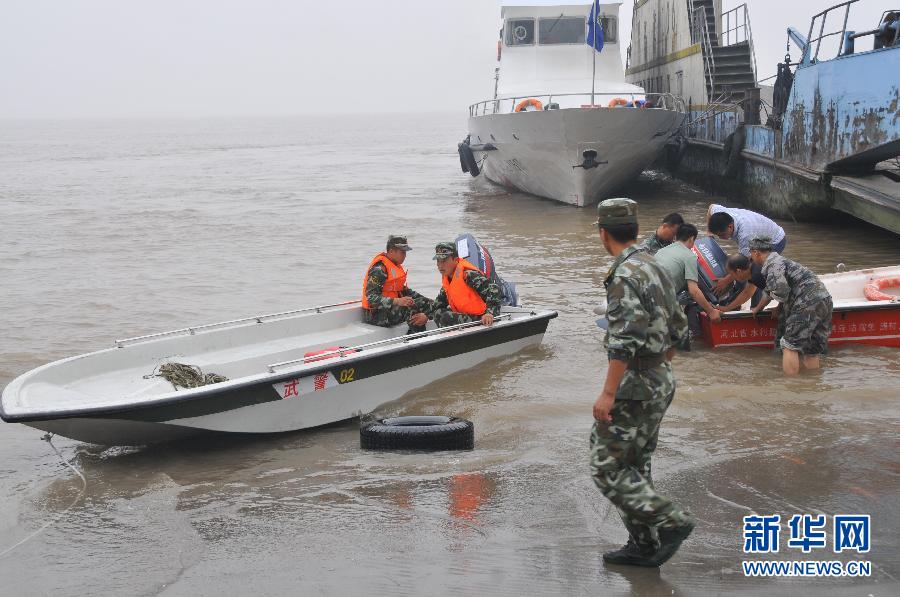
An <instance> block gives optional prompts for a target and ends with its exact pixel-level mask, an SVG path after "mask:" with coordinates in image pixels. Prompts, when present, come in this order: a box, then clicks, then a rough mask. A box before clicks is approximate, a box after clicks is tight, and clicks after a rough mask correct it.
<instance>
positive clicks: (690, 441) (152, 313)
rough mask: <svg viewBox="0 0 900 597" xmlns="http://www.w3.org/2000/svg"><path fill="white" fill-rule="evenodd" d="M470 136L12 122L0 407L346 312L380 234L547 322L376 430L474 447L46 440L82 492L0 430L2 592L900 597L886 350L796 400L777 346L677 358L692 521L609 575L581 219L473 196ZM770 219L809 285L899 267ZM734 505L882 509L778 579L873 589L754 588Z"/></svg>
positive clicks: (401, 129) (407, 403)
mask: <svg viewBox="0 0 900 597" xmlns="http://www.w3.org/2000/svg"><path fill="white" fill-rule="evenodd" d="M464 124H465V123H464V120H463V119H462V118H460V117H459V116H458V115H435V116H417V117H399V116H391V117H351V118H347V117H343V118H308V119H303V118H297V119H283V120H239V121H144V122H127V121H118V122H116V121H108V122H89V121H82V122H62V123H52V122H30V123H4V124H3V126H2V127H0V222H2V231H3V233H2V234H0V277H2V280H3V292H2V297H3V298H2V305H0V317H2V326H0V329H2V334H0V385H5V384H6V383H8V382H9V381H10V380H11V379H12V378H13V377H15V376H17V375H19V374H21V373H23V372H25V371H27V370H29V369H31V368H33V367H36V366H38V365H40V364H42V363H45V362H48V361H51V360H55V359H58V358H62V357H64V356H68V355H72V354H78V353H81V352H87V351H90V350H95V349H99V348H104V347H107V346H110V344H111V342H112V341H113V340H114V339H115V338H117V337H124V336H133V335H139V334H142V333H149V332H154V331H162V330H165V329H174V328H179V327H184V326H186V325H191V324H199V323H206V322H211V321H221V320H227V319H232V318H237V317H241V316H247V315H251V314H260V313H270V312H277V311H282V310H288V309H291V308H295V307H303V306H311V305H316V304H324V303H329V302H334V301H337V300H344V299H348V298H354V297H355V296H356V295H357V293H358V292H359V288H360V284H361V278H362V274H363V270H364V268H365V266H366V264H367V263H368V262H369V260H370V259H371V257H372V255H373V254H374V253H375V252H377V251H379V250H380V249H381V248H383V243H384V240H385V238H386V236H387V234H388V233H391V232H405V233H407V234H409V236H410V242H411V243H412V245H413V246H414V251H413V252H412V253H410V256H409V259H408V261H407V265H409V268H410V284H411V286H412V287H413V288H416V289H418V290H420V291H422V292H425V293H426V294H434V293H435V291H436V290H437V288H438V276H437V273H436V271H435V269H434V264H433V262H432V261H431V259H430V258H431V253H430V249H431V247H433V245H434V243H436V242H437V241H439V240H444V239H449V238H452V237H453V236H454V235H455V234H456V233H457V232H460V231H471V232H472V233H474V234H475V235H476V237H477V238H479V239H480V240H481V241H482V242H484V243H485V244H486V245H487V246H488V247H490V248H491V249H492V251H493V253H494V257H495V259H496V261H497V265H498V269H499V270H500V272H501V274H502V275H504V276H505V277H507V278H509V279H512V280H515V281H517V282H518V283H519V288H520V292H521V295H522V297H523V299H524V300H525V301H526V302H527V303H529V304H535V305H542V306H548V307H553V308H556V309H557V310H558V311H559V314H560V316H559V318H558V319H556V320H554V321H552V322H551V325H550V328H549V330H548V333H547V335H546V337H545V340H544V343H543V345H541V346H540V347H538V348H534V349H532V350H528V351H526V352H522V353H520V354H518V355H515V356H513V357H510V358H507V359H503V360H499V361H493V362H490V363H488V364H486V365H485V366H482V367H479V368H477V369H475V370H472V371H468V372H465V373H461V374H458V375H454V376H453V377H450V378H446V379H444V380H442V381H440V382H437V383H434V384H432V385H430V386H428V387H426V388H422V389H421V390H418V391H415V392H413V393H412V394H409V395H407V396H405V397H403V398H402V399H401V400H399V401H396V402H394V403H392V404H389V405H387V406H385V407H384V408H382V409H381V410H380V413H381V414H414V413H427V414H431V413H441V414H455V415H459V416H463V417H467V418H469V419H471V420H473V421H474V422H475V429H476V449H475V450H474V451H472V452H466V453H431V454H397V453H374V452H363V451H361V450H360V448H359V439H358V423H357V422H355V421H348V422H345V423H341V424H337V425H334V426H331V427H328V428H324V429H317V430H313V431H305V432H297V433H289V434H284V435H277V436H269V437H255V438H246V437H217V438H212V439H205V440H200V441H193V442H188V443H182V444H175V445H166V446H158V447H148V448H142V449H122V448H117V449H102V448H99V447H94V446H88V445H85V444H79V443H77V442H72V441H68V440H65V439H63V438H56V439H55V440H54V445H55V446H56V447H57V448H58V449H59V451H60V452H61V454H62V455H63V457H64V458H66V459H67V460H70V461H71V462H72V464H73V465H74V466H75V467H77V468H78V469H79V470H80V471H81V472H82V473H83V475H84V478H85V480H86V485H85V488H84V490H83V495H82V482H81V479H80V478H79V477H78V476H76V474H75V473H74V472H73V471H72V470H70V469H69V468H67V467H66V466H65V465H64V464H63V463H62V462H61V460H60V459H59V458H58V457H57V455H56V454H55V453H54V452H53V450H52V448H51V446H50V445H48V444H47V443H46V442H42V441H41V440H40V438H41V433H40V432H38V431H36V430H32V429H30V428H28V427H24V426H19V425H7V424H4V425H0V454H2V459H0V554H2V555H0V594H2V595H11V596H12V595H15V596H29V595H98V596H99V595H110V596H120V595H165V596H169V597H174V596H181V595H320V594H322V595H351V594H369V595H376V594H391V595H450V594H466V595H713V594H738V595H743V594H753V595H794V594H816V595H818V594H825V595H863V596H866V595H897V594H900V533H898V531H900V500H898V496H900V466H898V463H900V459H898V456H897V453H898V448H900V442H898V422H900V405H898V399H900V352H898V351H897V350H896V349H887V348H876V347H846V348H839V349H836V350H834V351H833V352H832V354H831V355H830V356H829V357H828V358H827V360H826V361H825V367H824V370H823V371H822V372H821V373H818V374H812V375H810V374H806V375H802V376H800V377H798V378H795V379H785V378H784V377H783V376H782V374H781V370H780V363H779V360H778V359H777V357H776V356H774V355H773V354H772V353H771V352H770V351H767V350H752V349H737V350H723V351H720V352H713V351H711V350H709V349H704V348H700V349H699V350H696V351H695V352H692V353H690V354H684V355H680V356H679V357H678V358H677V360H676V372H677V376H678V382H679V389H678V393H677V395H676V398H675V401H674V403H673V405H672V407H671V409H670V411H669V414H668V416H667V418H666V420H665V422H664V425H663V429H662V433H661V439H660V447H659V450H658V452H657V456H656V459H655V462H654V478H655V480H656V483H657V486H658V487H659V488H660V489H661V490H662V491H663V492H665V493H666V494H668V495H670V496H672V497H674V498H676V499H677V500H679V501H680V502H682V503H683V504H685V505H686V506H687V507H689V508H690V509H691V510H692V511H693V512H694V513H695V514H696V516H697V518H698V520H699V525H698V527H697V529H696V531H695V532H694V534H693V536H692V537H691V538H690V539H689V540H688V541H687V542H686V543H685V544H684V546H683V548H682V550H681V551H680V552H679V553H678V554H677V555H676V557H675V558H673V560H672V561H671V562H670V563H668V564H667V565H665V566H664V567H663V568H662V569H661V570H659V571H656V570H645V569H628V568H619V567H605V566H604V565H603V563H602V560H601V553H602V552H603V551H605V550H609V549H610V548H614V547H617V546H619V545H621V544H622V543H623V542H624V541H625V532H624V529H623V527H622V525H621V523H620V521H619V520H618V517H617V516H616V514H615V512H614V511H612V510H611V509H610V507H609V505H608V503H607V502H606V500H605V499H604V498H603V497H602V496H601V495H600V494H599V492H598V491H597V490H596V489H595V488H594V486H593V484H592V483H591V480H590V478H589V476H588V463H587V460H588V434H589V430H590V426H591V422H592V421H591V405H592V402H593V401H594V399H595V397H596V395H597V392H598V391H599V389H600V386H601V382H602V379H603V376H604V374H605V370H606V363H605V355H604V352H603V351H602V349H601V346H600V339H601V338H600V333H599V331H598V329H597V328H596V326H595V325H594V319H595V318H596V316H594V315H593V314H592V312H591V310H592V308H593V307H594V306H595V305H596V304H597V302H598V299H599V298H601V296H602V292H601V281H602V277H603V274H604V272H605V271H606V268H607V266H608V264H609V262H610V259H609V257H608V256H607V255H605V254H604V251H603V249H602V247H601V246H600V244H599V243H598V239H597V233H596V229H595V228H594V227H593V226H592V223H593V221H594V219H595V217H596V216H595V212H594V211H593V210H592V209H576V208H572V207H568V206H564V205H560V204H556V203H553V202H550V201H545V200H541V199H536V198H534V197H529V196H524V195H518V194H513V193H509V192H507V191H504V190H502V189H499V188H497V187H494V186H492V185H490V184H489V183H488V182H486V181H484V180H480V179H479V180H474V181H473V180H472V179H470V178H468V176H464V175H462V174H461V173H460V172H459V168H458V164H457V157H456V155H455V151H454V149H455V142H456V141H457V140H458V139H459V138H460V137H461V136H462V134H463V131H464ZM623 194H627V195H630V196H632V197H634V198H635V199H637V200H638V201H640V203H641V226H642V229H643V232H649V231H651V230H652V229H653V228H654V227H655V225H656V223H657V222H658V221H659V220H660V218H661V217H662V216H663V215H665V214H666V213H668V212H670V211H675V210H677V211H680V212H681V213H682V214H684V215H685V217H686V219H687V220H689V221H693V222H700V221H701V220H702V218H703V215H704V213H705V211H706V208H707V205H708V203H709V202H710V201H711V200H713V199H715V198H713V197H709V196H706V195H704V194H702V193H701V192H698V191H696V190H694V189H692V188H690V187H686V186H683V185H681V184H680V183H676V182H673V181H670V180H667V179H665V178H663V177H660V176H645V177H644V178H643V179H642V180H641V181H639V182H638V183H636V184H634V185H632V186H631V187H630V188H628V189H627V190H625V191H623ZM782 223H783V225H784V227H785V228H786V230H787V232H788V234H789V237H790V240H789V246H788V250H787V251H786V254H787V255H788V256H789V257H791V258H794V259H797V260H799V261H800V262H802V263H804V264H806V265H808V266H810V267H812V268H813V269H814V270H815V271H817V272H820V273H826V272H830V271H833V269H834V267H835V265H836V264H837V263H838V262H843V263H844V264H846V265H847V267H848V268H849V269H855V268H862V267H867V266H882V265H889V264H896V263H900V242H898V237H896V236H893V235H890V234H887V233H885V232H882V231H880V230H877V229H874V228H871V227H868V226H863V225H858V224H851V223H834V224H827V225H824V224H818V225H813V224H795V223H793V222H790V221H787V222H782ZM73 502H74V504H73ZM70 505H71V508H69V506H70ZM752 513H756V514H760V515H770V514H780V515H781V516H782V518H783V520H786V519H787V518H789V517H790V516H791V515H793V514H803V513H809V514H819V513H822V514H826V515H828V517H829V518H828V520H829V524H830V521H831V517H832V516H833V515H836V514H868V515H871V526H872V529H871V534H872V539H871V541H872V545H871V551H870V552H869V553H868V554H857V553H855V552H850V553H847V552H844V553H841V554H834V553H832V549H831V547H832V543H831V539H832V536H831V532H830V531H829V533H828V539H829V543H828V547H827V549H824V550H817V551H815V552H813V553H812V554H809V555H805V554H803V553H802V552H801V551H799V550H795V549H789V548H788V547H787V545H786V543H787V529H786V526H787V525H783V526H784V527H785V528H784V530H783V531H782V538H781V551H780V552H779V553H778V554H775V555H772V556H770V558H769V559H777V560H840V561H842V562H849V561H852V560H861V561H870V562H871V563H872V571H871V576H870V577H868V578H862V579H798V578H791V579H779V580H775V579H757V578H747V577H745V576H744V574H743V572H742V570H741V561H742V560H745V559H765V558H762V557H760V556H745V555H744V554H743V553H742V545H743V535H742V517H743V516H745V515H749V514H752ZM48 524H49V526H47V527H46V528H45V529H44V530H43V531H42V532H40V533H39V534H37V535H34V536H33V537H31V538H29V537H30V536H31V535H32V534H33V533H35V532H36V531H39V530H40V529H41V528H42V527H43V526H44V525H48ZM23 540H24V543H21V542H22V541H23ZM17 544H18V545H17ZM16 545H17V546H16ZM14 546H15V547H14ZM10 548H12V549H10Z"/></svg>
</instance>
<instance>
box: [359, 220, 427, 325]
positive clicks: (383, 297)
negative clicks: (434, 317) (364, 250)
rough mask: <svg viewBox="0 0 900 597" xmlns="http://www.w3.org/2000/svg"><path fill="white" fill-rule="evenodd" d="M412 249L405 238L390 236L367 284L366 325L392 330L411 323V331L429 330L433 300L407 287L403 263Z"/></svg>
mask: <svg viewBox="0 0 900 597" xmlns="http://www.w3.org/2000/svg"><path fill="white" fill-rule="evenodd" d="M407 251H412V247H410V246H409V243H407V241H406V237H405V236H399V235H394V234H392V235H391V236H389V237H388V240H387V247H386V249H385V252H384V253H379V254H378V255H376V256H375V258H374V259H372V262H371V263H370V264H369V269H368V270H366V277H365V280H364V281H363V296H362V305H363V309H364V310H365V315H364V316H363V319H364V321H365V322H366V323H370V324H372V325H377V326H381V327H392V326H395V325H398V324H400V323H403V322H404V321H406V322H408V323H409V329H410V331H411V332H421V331H424V330H425V324H426V323H428V319H429V316H430V313H431V299H429V298H426V297H424V296H422V295H421V294H419V293H418V292H416V291H414V290H411V289H410V288H409V286H407V285H406V270H405V269H404V268H403V262H404V261H405V260H406V253H407Z"/></svg>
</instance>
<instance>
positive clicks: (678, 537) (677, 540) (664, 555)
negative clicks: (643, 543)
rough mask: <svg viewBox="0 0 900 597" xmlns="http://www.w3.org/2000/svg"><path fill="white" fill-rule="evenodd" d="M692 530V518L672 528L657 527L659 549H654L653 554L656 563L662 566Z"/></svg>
mask: <svg viewBox="0 0 900 597" xmlns="http://www.w3.org/2000/svg"><path fill="white" fill-rule="evenodd" d="M693 530H694V521H692V520H689V521H687V522H686V523H684V524H683V525H681V526H680V527H675V528H673V529H659V549H658V550H656V555H655V556H653V560H654V561H655V562H656V565H657V566H662V565H663V564H665V563H666V562H667V561H668V560H669V558H671V557H672V556H674V555H675V552H676V551H678V548H679V547H681V542H682V541H684V540H685V539H687V538H688V535H690V534H691V531H693Z"/></svg>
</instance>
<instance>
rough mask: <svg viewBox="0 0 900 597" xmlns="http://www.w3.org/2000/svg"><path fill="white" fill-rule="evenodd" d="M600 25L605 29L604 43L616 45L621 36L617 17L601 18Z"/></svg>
mask: <svg viewBox="0 0 900 597" xmlns="http://www.w3.org/2000/svg"><path fill="white" fill-rule="evenodd" d="M600 25H601V26H602V27H603V43H606V44H614V43H616V41H617V38H618V36H619V27H618V23H617V19H616V17H600Z"/></svg>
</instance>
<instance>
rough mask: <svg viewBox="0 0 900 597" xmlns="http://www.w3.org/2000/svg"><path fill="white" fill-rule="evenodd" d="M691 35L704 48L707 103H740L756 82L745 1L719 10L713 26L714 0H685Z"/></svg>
mask: <svg viewBox="0 0 900 597" xmlns="http://www.w3.org/2000/svg"><path fill="white" fill-rule="evenodd" d="M688 6H689V9H690V14H691V38H692V41H693V42H694V43H699V44H700V46H701V48H702V50H703V65H704V70H705V75H706V92H707V96H708V98H709V103H713V102H716V103H735V104H736V103H739V102H741V101H742V100H743V99H744V98H745V97H746V96H747V90H748V89H750V88H751V87H755V86H756V57H755V54H754V51H753V33H752V31H751V29H750V17H749V14H748V11H747V5H746V4H742V5H740V6H738V7H736V8H733V9H732V10H729V11H727V12H725V13H723V14H722V17H721V25H722V32H721V33H719V32H718V30H717V27H716V15H715V12H714V6H713V0H688Z"/></svg>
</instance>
